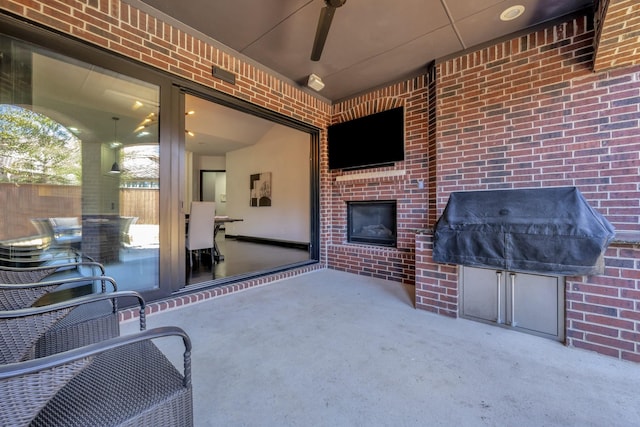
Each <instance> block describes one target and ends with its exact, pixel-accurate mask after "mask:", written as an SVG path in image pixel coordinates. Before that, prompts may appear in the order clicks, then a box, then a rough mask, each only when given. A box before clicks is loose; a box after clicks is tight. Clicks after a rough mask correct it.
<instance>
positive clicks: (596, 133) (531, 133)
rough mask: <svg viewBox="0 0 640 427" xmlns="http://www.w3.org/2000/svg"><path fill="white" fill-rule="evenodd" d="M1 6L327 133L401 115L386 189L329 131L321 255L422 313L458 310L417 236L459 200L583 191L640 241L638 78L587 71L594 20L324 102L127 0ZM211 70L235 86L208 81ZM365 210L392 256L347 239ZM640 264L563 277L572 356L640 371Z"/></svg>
mask: <svg viewBox="0 0 640 427" xmlns="http://www.w3.org/2000/svg"><path fill="white" fill-rule="evenodd" d="M0 9H3V10H6V11H9V12H11V13H14V14H17V15H20V16H24V17H26V18H28V19H29V20H32V21H34V22H37V23H40V24H43V25H45V26H48V27H51V28H53V29H56V30H58V31H60V32H63V33H66V34H70V35H72V36H73V37H76V38H79V39H81V40H85V41H87V42H90V43H93V44H95V45H97V46H100V47H103V48H106V49H109V50H112V51H115V52H118V53H120V54H122V55H125V56H127V57H130V58H132V59H134V60H137V61H141V62H144V63H147V64H150V65H153V66H155V67H158V68H159V69H162V70H165V71H167V72H169V73H174V74H176V75H179V76H182V77H185V78H187V79H190V80H193V81H196V82H199V83H201V84H203V85H206V86H209V87H212V88H215V89H216V90H219V91H221V92H224V93H228V94H231V95H233V96H236V97H238V98H241V99H245V100H248V101H250V102H253V103H255V104H257V105H261V106H264V107H266V108H270V109H272V110H274V111H278V112H280V113H282V114H285V115H288V116H291V117H294V118H296V119H299V120H303V121H305V122H308V123H311V124H313V125H315V126H318V127H319V128H325V127H326V126H327V125H328V124H329V123H337V122H340V121H343V120H346V119H348V118H355V117H360V116H363V115H366V114H370V113H374V112H377V111H382V110H384V109H388V108H391V107H393V106H397V105H403V106H404V107H405V111H406V160H405V161H404V162H400V163H398V164H396V165H395V166H394V167H393V168H382V169H376V170H375V171H386V172H393V174H392V175H393V176H391V177H388V176H387V177H384V176H383V177H381V176H378V177H373V178H372V177H369V178H359V177H357V176H350V175H356V174H357V173H358V172H329V171H328V170H327V149H326V133H325V132H322V133H321V142H322V144H321V156H320V161H321V177H320V180H321V189H320V192H321V194H320V195H321V206H320V217H321V230H320V232H321V249H320V251H321V261H322V262H326V263H327V264H328V265H329V266H330V267H332V268H336V269H340V270H344V271H349V272H353V273H357V274H365V275H370V276H374V277H382V278H388V279H391V280H398V281H403V282H406V283H413V282H414V280H415V283H416V306H417V307H419V308H424V309H427V310H431V311H434V312H437V313H440V314H444V315H448V316H457V313H458V288H457V281H458V278H457V269H456V267H455V266H450V265H442V264H435V263H433V261H432V259H431V252H430V251H431V237H430V235H429V234H428V233H427V232H424V231H423V232H420V233H418V234H417V235H416V233H415V231H416V230H424V229H425V228H426V227H429V226H433V225H434V223H435V220H436V219H437V217H438V214H439V213H440V212H441V211H442V209H443V208H444V205H445V204H446V201H447V198H448V195H449V193H450V192H451V191H455V190H471V189H488V188H515V187H535V186H560V185H575V186H578V187H579V188H580V190H581V191H582V192H583V194H585V196H586V197H587V199H588V200H589V202H590V203H591V204H592V206H594V207H595V208H596V209H598V210H599V211H601V212H602V213H603V214H604V215H606V216H607V217H608V218H609V220H611V221H612V222H613V223H614V225H615V226H616V227H617V228H618V230H626V231H640V226H639V218H640V206H639V204H640V202H639V200H640V183H639V180H640V179H639V175H640V174H639V169H640V159H639V153H640V142H636V141H637V140H638V136H639V134H640V130H639V123H638V121H639V119H640V116H639V114H640V112H639V110H638V104H639V103H640V68H638V67H630V68H624V69H619V70H615V71H611V72H607V73H597V74H596V73H593V72H592V71H591V69H590V67H591V59H592V53H593V52H592V50H593V49H592V45H593V31H592V29H590V28H588V27H587V21H588V20H587V19H586V18H585V19H579V20H575V21H572V22H568V23H566V24H563V25H557V26H554V27H552V28H549V29H547V30H544V31H539V32H536V33H533V34H530V35H528V36H526V37H518V38H515V39H513V40H511V41H508V42H504V43H499V44H496V45H494V46H491V47H488V48H485V49H483V50H480V51H478V52H474V53H470V54H467V55H464V56H461V57H459V58H455V59H452V60H449V61H446V62H443V63H440V64H438V65H436V66H435V68H433V69H432V70H431V71H430V72H429V73H427V70H426V69H425V76H423V77H420V78H416V79H412V80H409V81H406V82H402V83H398V84H395V85H390V86H389V87H387V88H383V89H380V90H376V91H373V92H371V93H369V94H366V95H363V96H360V97H357V98H355V99H352V100H348V101H345V102H342V103H339V104H337V105H334V106H330V105H328V104H326V103H324V102H321V101H319V100H318V99H317V98H315V97H313V96H311V95H309V94H307V93H305V92H303V91H301V90H300V89H299V88H296V87H295V86H293V85H290V84H288V83H286V82H283V81H281V80H279V79H277V78H275V77H273V76H271V75H269V74H268V73H266V72H264V71H262V70H260V69H257V68H256V67H254V66H252V65H251V64H248V63H246V62H244V61H242V60H240V59H238V58H234V57H232V56H231V55H229V54H227V53H225V52H223V51H220V50H218V49H216V48H215V47H214V46H212V45H210V44H208V43H207V42H206V41H205V40H199V39H197V38H196V37H194V36H192V35H190V34H188V33H185V32H183V31H182V30H179V29H176V28H173V27H171V26H170V25H168V24H166V23H163V22H161V21H159V20H156V19H155V18H153V17H151V16H148V15H146V14H145V13H142V12H140V11H138V10H136V9H135V8H133V7H131V6H129V5H127V4H125V3H121V2H120V1H119V0H87V1H74V2H50V1H45V0H41V1H38V0H0ZM212 65H217V66H220V67H221V68H224V69H227V70H230V71H232V72H234V73H235V74H236V76H237V80H236V81H237V84H236V85H229V84H227V83H225V82H223V81H220V80H218V79H215V78H213V77H212V76H211V66H212ZM369 171H371V170H367V171H365V172H369ZM338 177H341V180H340V181H338V180H337V178H338ZM343 178H347V179H346V180H342V179H343ZM420 181H422V182H423V183H424V186H423V188H420V186H419V185H418V182H420ZM364 199H396V200H397V201H398V232H399V241H398V247H397V248H375V247H371V246H367V245H353V244H346V243H345V240H346V236H345V227H346V204H345V202H346V201H348V200H364ZM639 267H640V249H639V248H638V245H635V246H634V245H629V246H625V245H614V246H612V247H611V248H610V249H609V250H608V251H607V256H606V273H605V275H603V276H597V277H577V278H569V279H568V280H567V322H566V324H567V342H568V343H569V344H570V345H574V346H577V347H583V348H588V349H591V350H595V351H599V352H601V353H605V354H609V355H611V356H614V357H619V358H624V359H629V360H635V361H639V362H640V344H639V341H640V340H639V337H638V333H639V332H640V315H639V313H640V295H639V293H640V278H639V277H638V276H639V275H638V273H637V271H638V270H640V268H639ZM286 274H288V273H286ZM236 286H237V287H238V288H239V289H240V288H242V287H243V286H244V285H243V284H238V285H234V287H236Z"/></svg>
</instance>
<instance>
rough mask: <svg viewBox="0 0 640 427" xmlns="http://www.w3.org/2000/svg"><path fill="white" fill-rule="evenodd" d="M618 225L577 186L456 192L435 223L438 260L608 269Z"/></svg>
mask: <svg viewBox="0 0 640 427" xmlns="http://www.w3.org/2000/svg"><path fill="white" fill-rule="evenodd" d="M614 236H615V231H614V228H613V226H612V225H611V224H610V223H609V221H607V219H606V218H604V217H603V216H602V215H600V214H599V213H598V212H596V211H595V210H593V209H592V208H591V206H589V204H588V203H587V201H586V200H585V199H584V197H583V196H582V194H581V193H580V191H579V190H578V189H577V188H575V187H559V188H540V189H518V190H491V191H469V192H455V193H452V194H451V195H450V197H449V202H448V203H447V206H446V208H445V210H444V212H443V213H442V216H441V217H440V219H439V220H438V222H437V224H436V229H435V233H434V247H433V259H434V261H437V262H443V263H450V264H462V265H469V266H479V267H492V268H498V269H504V270H513V271H531V272H541V273H554V274H558V275H569V276H573V275H593V274H602V273H603V272H604V262H603V255H604V251H605V249H606V248H607V246H608V245H609V243H611V241H612V240H613V238H614Z"/></svg>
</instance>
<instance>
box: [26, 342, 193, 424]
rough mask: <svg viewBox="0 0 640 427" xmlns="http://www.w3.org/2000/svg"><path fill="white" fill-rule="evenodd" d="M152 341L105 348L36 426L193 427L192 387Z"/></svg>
mask: <svg viewBox="0 0 640 427" xmlns="http://www.w3.org/2000/svg"><path fill="white" fill-rule="evenodd" d="M183 380H184V377H183V375H182V374H181V373H180V372H178V370H177V369H176V368H175V367H174V365H173V364H172V363H171V362H170V361H169V360H168V359H167V358H166V357H165V356H164V354H163V353H162V352H161V351H160V350H159V349H158V348H157V347H156V346H155V345H154V344H153V343H152V342H151V341H149V340H147V341H141V342H136V343H133V344H128V345H126V346H123V347H118V348H115V349H112V350H109V351H106V352H104V353H102V354H100V355H98V356H96V357H95V358H94V360H93V361H92V362H91V364H90V365H89V366H88V367H86V368H85V369H84V370H82V371H81V372H80V373H79V374H78V375H76V376H75V377H74V378H73V379H72V380H71V381H69V383H67V384H66V385H65V386H64V387H63V388H61V389H60V390H59V391H58V393H56V395H55V396H54V397H53V398H52V399H51V400H50V401H49V402H48V403H47V405H46V406H45V407H44V408H42V410H41V411H40V413H39V414H38V415H37V416H36V417H35V418H34V420H33V421H32V423H31V425H32V426H52V425H78V426H122V425H127V426H130V425H148V426H159V425H170V426H191V425H193V410H192V407H193V404H192V395H191V386H190V383H189V385H185V384H184V381H183Z"/></svg>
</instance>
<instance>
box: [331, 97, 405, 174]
mask: <svg viewBox="0 0 640 427" xmlns="http://www.w3.org/2000/svg"><path fill="white" fill-rule="evenodd" d="M327 139H328V143H329V169H362V168H366V167H375V166H384V165H388V164H392V163H393V162H398V161H401V160H404V108H403V107H397V108H393V109H391V110H386V111H382V112H380V113H375V114H371V115H369V116H364V117H360V118H358V119H354V120H349V121H347V122H342V123H337V124H335V125H331V126H329V128H328V129H327Z"/></svg>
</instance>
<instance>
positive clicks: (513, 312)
mask: <svg viewBox="0 0 640 427" xmlns="http://www.w3.org/2000/svg"><path fill="white" fill-rule="evenodd" d="M509 276H510V277H509V278H510V279H511V326H516V294H515V290H516V275H515V274H514V273H511V274H510V275H509Z"/></svg>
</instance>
